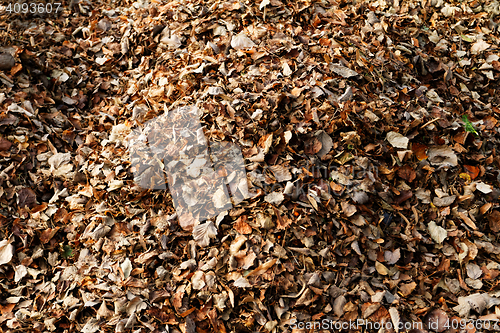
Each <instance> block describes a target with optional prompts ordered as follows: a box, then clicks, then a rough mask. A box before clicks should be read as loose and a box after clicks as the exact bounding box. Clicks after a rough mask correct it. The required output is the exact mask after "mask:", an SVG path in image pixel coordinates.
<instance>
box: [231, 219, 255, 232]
mask: <svg viewBox="0 0 500 333" xmlns="http://www.w3.org/2000/svg"><path fill="white" fill-rule="evenodd" d="M246 219H247V217H246V216H240V218H239V219H238V220H236V222H235V223H234V230H236V231H238V232H239V233H240V234H242V235H248V234H251V233H252V227H251V226H250V225H249V224H248V223H246V222H245V220H246Z"/></svg>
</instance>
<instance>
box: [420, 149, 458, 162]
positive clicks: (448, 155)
mask: <svg viewBox="0 0 500 333" xmlns="http://www.w3.org/2000/svg"><path fill="white" fill-rule="evenodd" d="M427 155H429V158H428V159H429V162H431V164H433V165H439V166H451V167H455V166H457V165H458V159H457V155H456V154H455V153H454V152H453V150H452V149H451V148H450V147H448V146H437V147H431V148H429V150H428V151H427Z"/></svg>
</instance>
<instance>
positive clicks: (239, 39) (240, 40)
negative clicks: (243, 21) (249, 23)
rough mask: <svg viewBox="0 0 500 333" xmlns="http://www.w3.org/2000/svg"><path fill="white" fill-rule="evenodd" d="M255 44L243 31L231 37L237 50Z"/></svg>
mask: <svg viewBox="0 0 500 333" xmlns="http://www.w3.org/2000/svg"><path fill="white" fill-rule="evenodd" d="M254 46H255V43H254V42H253V41H252V40H251V39H250V38H248V37H247V35H246V34H245V33H243V32H242V33H240V34H238V35H236V36H233V38H232V39H231V47H232V48H233V49H235V50H244V49H250V48H252V47H254Z"/></svg>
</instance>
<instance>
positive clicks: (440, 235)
mask: <svg viewBox="0 0 500 333" xmlns="http://www.w3.org/2000/svg"><path fill="white" fill-rule="evenodd" d="M427 229H428V230H429V234H430V235H431V237H432V239H433V240H434V241H435V242H436V243H439V244H441V243H442V242H443V241H444V240H445V239H446V237H448V232H447V231H446V229H444V228H443V227H440V226H438V225H437V224H436V222H434V221H431V222H429V224H428V225H427Z"/></svg>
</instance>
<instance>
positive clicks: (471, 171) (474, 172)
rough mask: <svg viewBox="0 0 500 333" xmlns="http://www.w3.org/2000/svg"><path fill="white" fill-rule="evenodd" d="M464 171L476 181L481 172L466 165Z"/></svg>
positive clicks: (474, 167)
mask: <svg viewBox="0 0 500 333" xmlns="http://www.w3.org/2000/svg"><path fill="white" fill-rule="evenodd" d="M464 169H465V171H466V172H467V173H468V174H469V175H470V177H471V178H472V179H475V178H476V177H477V176H478V175H479V172H480V170H479V168H478V167H476V166H473V165H464Z"/></svg>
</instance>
